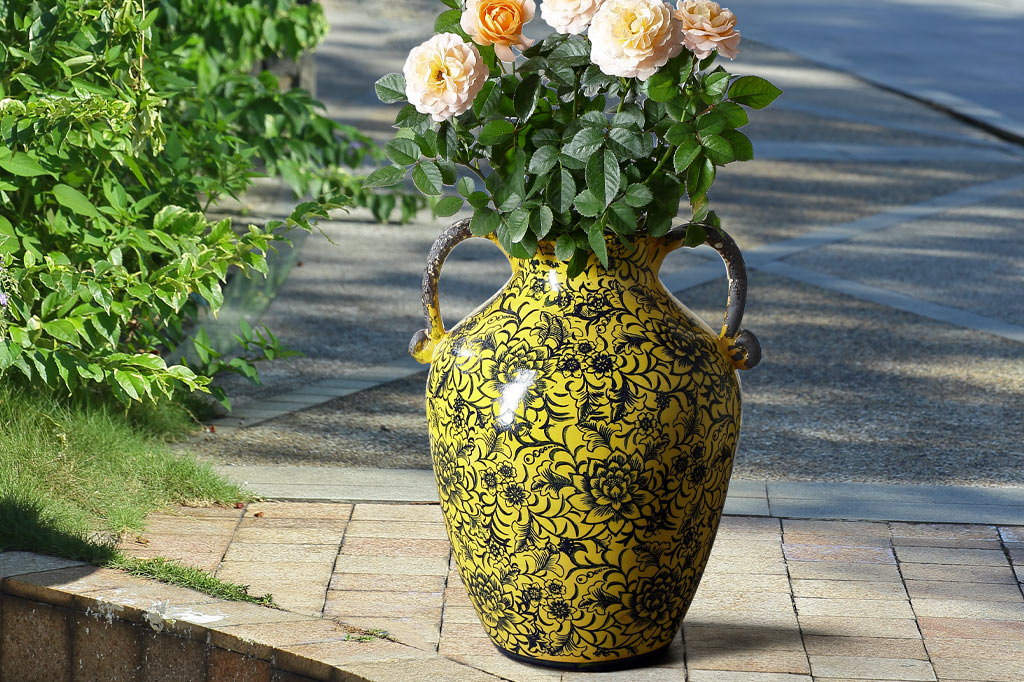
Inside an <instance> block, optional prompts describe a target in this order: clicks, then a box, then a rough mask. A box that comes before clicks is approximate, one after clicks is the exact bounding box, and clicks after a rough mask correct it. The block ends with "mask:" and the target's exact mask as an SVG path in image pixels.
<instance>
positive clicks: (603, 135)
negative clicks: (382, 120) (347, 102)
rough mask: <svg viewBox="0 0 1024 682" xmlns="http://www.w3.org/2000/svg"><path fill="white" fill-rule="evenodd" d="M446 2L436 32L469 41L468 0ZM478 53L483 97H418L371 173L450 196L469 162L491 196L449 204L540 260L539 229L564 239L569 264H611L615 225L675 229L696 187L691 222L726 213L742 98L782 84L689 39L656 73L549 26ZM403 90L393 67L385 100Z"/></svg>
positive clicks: (629, 235) (738, 155)
mask: <svg viewBox="0 0 1024 682" xmlns="http://www.w3.org/2000/svg"><path fill="white" fill-rule="evenodd" d="M445 4H447V5H448V6H450V7H453V9H452V10H449V11H446V12H444V13H443V14H442V15H441V16H440V17H439V19H438V21H437V25H436V26H435V32H442V31H452V32H455V33H459V34H460V35H461V36H462V37H463V38H464V39H468V37H467V36H466V35H465V34H464V33H463V32H462V30H461V28H459V26H458V18H459V15H460V12H459V11H458V7H459V4H458V3H457V2H446V3H445ZM478 49H480V52H481V55H482V56H483V57H484V61H485V62H486V63H488V65H489V70H490V76H489V79H488V81H487V82H486V83H485V84H484V86H483V88H482V89H481V90H480V92H479V94H477V96H476V98H475V100H474V101H473V103H472V107H471V108H470V109H469V110H468V111H466V112H465V113H463V114H461V115H459V116H457V117H454V118H451V119H449V120H447V121H444V122H442V123H439V124H438V123H433V122H431V120H430V119H429V118H428V117H427V116H426V115H424V114H421V113H419V112H417V111H416V110H415V108H414V107H413V105H412V104H407V105H406V106H405V107H404V108H403V109H402V110H401V111H400V112H399V114H398V117H397V119H396V127H397V128H398V129H399V130H398V133H397V135H396V139H395V140H393V141H392V142H391V143H389V144H388V152H389V154H388V156H389V158H390V159H391V161H392V162H393V163H394V164H395V165H393V166H388V167H386V168H382V169H380V170H379V171H377V172H376V173H375V174H374V175H372V176H371V177H370V179H369V180H370V183H371V184H374V185H376V186H388V185H393V184H397V183H398V182H400V181H401V180H402V178H404V177H405V174H406V173H411V176H412V179H413V182H414V183H415V184H416V186H417V187H418V188H419V189H420V190H421V191H422V192H424V193H426V194H430V195H439V194H440V193H442V192H443V191H444V187H445V186H454V185H455V183H456V182H457V181H458V176H457V175H456V173H455V172H454V167H455V166H457V165H461V166H463V167H465V168H466V169H468V170H469V171H470V172H472V173H474V174H476V175H477V176H479V177H480V179H481V180H483V182H484V186H485V189H486V192H485V193H482V198H481V197H474V196H473V195H472V194H467V193H464V192H462V191H461V190H459V192H458V196H448V197H446V198H444V199H442V200H441V201H440V202H439V204H438V206H439V208H440V209H441V211H437V212H438V214H439V215H451V214H452V213H455V212H456V211H458V210H459V209H460V208H461V207H462V205H463V198H465V199H466V200H467V201H469V203H470V205H471V206H472V208H473V209H474V215H473V219H472V222H471V225H470V227H471V229H472V231H473V233H474V234H478V235H485V234H490V233H492V232H493V233H494V234H495V235H496V236H497V238H498V240H499V242H500V243H501V245H502V247H503V248H504V249H505V250H506V251H507V252H508V253H509V254H510V255H511V256H514V257H519V258H527V257H530V256H532V255H533V254H534V253H535V252H536V250H537V244H538V241H539V240H541V239H547V240H551V241H554V242H555V253H556V255H557V257H558V258H560V259H563V260H567V261H569V262H570V267H569V270H570V274H577V273H579V272H580V271H582V268H583V267H584V265H585V264H586V259H587V257H588V254H589V253H590V252H594V253H596V254H597V256H598V258H599V259H600V260H601V261H602V262H603V263H605V262H606V258H607V256H606V245H605V237H606V235H609V234H611V235H615V236H616V237H617V238H618V239H619V240H621V241H623V242H625V243H629V242H630V240H631V239H633V238H634V236H635V235H649V236H660V235H664V234H665V233H666V232H668V230H669V227H670V226H671V222H672V220H673V219H674V218H675V217H676V213H677V210H678V206H679V201H680V199H682V197H684V196H686V197H688V199H689V202H690V205H691V213H692V218H691V220H692V221H694V222H697V221H703V220H712V221H713V220H717V219H716V218H715V217H714V213H713V212H712V211H710V210H709V209H708V201H707V192H708V190H709V189H710V187H711V184H712V183H713V182H714V179H715V175H716V173H717V169H718V168H719V167H721V166H723V165H726V164H729V163H732V162H733V161H746V160H749V159H750V158H751V157H752V156H753V149H752V146H751V144H750V140H749V139H747V137H746V136H745V135H744V134H743V133H741V132H740V131H739V130H737V129H738V128H740V127H742V126H744V125H746V123H747V114H746V111H745V110H744V109H743V107H750V108H753V109H760V108H763V107H765V106H767V105H768V104H770V103H771V102H772V101H773V100H774V99H775V98H776V97H778V96H779V95H780V94H781V91H780V90H778V88H776V87H775V86H773V85H771V83H769V82H768V81H766V80H764V79H762V78H758V77H755V76H744V77H741V78H736V77H734V76H732V75H730V74H729V73H728V72H726V71H725V70H724V69H722V68H721V67H717V68H714V69H712V68H711V67H712V63H713V61H714V55H712V56H710V57H708V58H706V59H704V60H701V61H699V62H698V61H697V60H696V59H695V58H694V56H693V55H692V54H691V53H690V52H689V51H687V50H685V49H684V50H683V52H682V54H680V55H679V56H677V57H675V58H674V59H672V60H670V61H669V62H668V63H667V64H666V65H665V66H664V67H662V68H661V69H660V70H659V71H658V72H656V73H655V74H653V75H652V76H651V77H650V78H649V79H648V80H647V81H640V80H638V79H635V78H614V77H611V76H608V75H606V74H604V73H602V72H601V71H600V69H598V67H597V66H595V65H594V64H592V63H591V62H590V42H589V40H588V39H587V38H586V37H584V36H569V35H559V34H554V35H551V36H549V37H547V38H545V39H544V40H542V41H540V42H538V43H536V44H535V45H533V46H532V47H531V48H529V49H527V50H526V51H525V52H523V56H524V57H526V60H525V62H523V63H520V64H518V65H517V66H516V68H514V69H508V70H506V68H505V66H504V65H500V64H498V63H497V62H495V61H493V58H492V57H491V54H490V53H488V52H487V51H486V50H485V49H484V48H481V47H479V46H478ZM405 86H406V84H405V81H404V78H403V76H402V74H398V73H393V74H388V75H386V76H384V77H383V78H381V79H380V81H378V83H377V94H378V97H380V99H381V100H382V101H385V102H389V103H391V102H399V101H402V100H404V99H405ZM741 105H742V106H741ZM446 168H450V169H451V170H450V171H449V172H447V173H446V172H445V169H446ZM438 170H440V171H441V172H440V173H438V172H437V171H438ZM438 178H440V182H438ZM655 197H657V201H654V198H655Z"/></svg>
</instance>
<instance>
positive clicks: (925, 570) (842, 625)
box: [65, 502, 1024, 682]
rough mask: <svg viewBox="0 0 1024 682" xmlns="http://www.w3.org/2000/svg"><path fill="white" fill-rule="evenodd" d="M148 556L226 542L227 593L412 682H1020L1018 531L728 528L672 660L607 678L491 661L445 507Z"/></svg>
mask: <svg viewBox="0 0 1024 682" xmlns="http://www.w3.org/2000/svg"><path fill="white" fill-rule="evenodd" d="M257 512H258V513H259V515H258V516H257ZM173 521H179V522H181V523H184V524H185V525H186V526H187V527H188V532H190V533H194V534H193V535H185V534H183V530H182V526H181V525H175V524H174V523H173ZM190 538H191V540H190ZM141 540H142V541H141V542H127V543H125V547H126V549H128V551H129V552H133V553H136V554H142V553H151V552H152V551H155V550H159V549H166V550H168V551H171V552H173V553H175V554H177V555H184V556H188V555H190V554H191V555H198V554H200V553H202V552H207V553H209V552H210V551H211V549H210V547H211V543H216V550H215V551H216V552H217V553H218V560H217V564H216V569H217V575H218V576H220V577H223V578H226V579H230V580H233V581H235V582H243V583H245V584H249V585H252V586H255V587H258V588H259V591H269V592H271V593H273V594H274V596H275V598H276V599H277V601H278V603H279V604H280V605H281V606H282V607H283V608H285V609H289V610H291V611H294V612H296V613H299V614H304V615H308V614H315V615H322V616H323V617H324V618H325V620H327V621H334V622H341V623H344V624H346V625H349V626H351V627H354V628H360V629H362V630H371V631H377V630H383V631H386V632H388V633H389V634H390V636H391V637H393V638H394V639H395V640H397V641H398V642H401V643H402V644H404V645H407V647H411V648H409V649H406V650H403V655H402V657H401V658H407V659H408V661H409V662H408V663H403V666H405V667H408V671H406V672H411V671H414V670H418V669H419V668H418V666H420V665H421V662H420V659H419V658H417V657H418V656H420V654H418V653H416V652H417V651H420V652H423V653H422V655H423V656H426V657H427V658H424V659H423V662H422V665H429V664H434V663H436V662H437V661H443V660H445V659H450V660H451V661H453V662H460V663H463V664H466V665H468V666H471V667H472V668H474V669H476V670H478V671H481V674H490V675H493V676H497V677H500V678H504V679H508V680H514V681H521V682H534V681H536V682H556V681H561V682H587V681H588V680H591V679H594V680H601V682H615V681H616V680H619V679H621V680H630V681H631V682H632V681H636V682H643V681H644V680H651V681H652V682H657V681H658V680H682V679H683V678H682V677H681V672H682V670H683V669H686V671H687V672H686V675H687V678H686V679H688V680H691V681H694V682H701V680H707V681H710V680H713V681H714V682H733V681H735V682H748V681H749V682H783V681H785V682H798V681H801V680H803V681H808V682H817V681H820V682H836V681H839V680H893V681H896V680H899V681H906V682H918V681H920V682H930V681H938V682H953V681H955V680H971V681H972V682H973V681H983V682H1002V681H1009V680H1014V681H1016V680H1020V679H1024V672H1022V671H1024V644H1022V642H1024V596H1022V593H1021V586H1020V584H1019V583H1018V582H1017V579H1016V577H1015V574H1014V572H1013V568H1014V567H1013V565H1012V563H1011V562H1012V561H1013V560H1016V561H1017V562H1018V564H1019V563H1021V562H1022V560H1024V529H1021V528H1020V527H1015V526H1004V527H996V526H991V525H964V524H924V523H921V524H915V523H895V522H894V523H880V522H842V521H811V520H789V519H783V520H782V522H781V524H780V522H779V520H778V519H771V518H756V517H740V516H727V517H725V518H724V519H723V521H722V526H721V532H720V533H719V536H718V540H717V542H716V545H715V548H714V551H713V552H712V558H711V561H710V563H709V565H708V568H707V572H706V574H705V576H704V579H703V581H702V583H701V586H700V589H699V590H698V591H697V595H696V597H695V599H694V602H693V605H692V606H691V608H690V611H689V613H688V614H687V617H686V619H685V621H684V624H683V628H682V630H681V633H680V636H679V637H678V639H677V642H676V643H675V644H674V645H673V648H672V651H671V653H670V655H669V656H667V657H666V658H665V659H664V660H662V661H660V662H657V663H655V664H654V665H653V666H651V667H649V668H647V669H645V670H644V671H627V672H624V673H614V674H608V675H604V674H602V675H600V676H598V675H596V674H594V675H587V674H582V673H558V672H554V671H550V670H542V669H537V668H531V667H528V666H523V665H521V664H518V663H515V662H513V661H510V660H508V659H505V658H503V657H501V656H500V655H498V654H497V653H496V652H495V650H494V648H493V647H492V645H491V644H490V642H489V640H488V639H487V638H486V636H485V633H484V631H483V628H482V627H481V625H480V623H479V621H478V620H477V617H476V614H475V612H474V611H473V608H472V605H471V603H470V601H469V599H468V597H467V595H466V593H465V589H464V587H463V586H462V582H461V580H460V578H459V576H458V573H457V571H456V570H455V568H454V566H453V564H452V562H451V553H450V547H449V545H448V543H447V540H446V539H445V535H444V524H443V522H442V519H441V516H440V511H439V508H438V507H437V506H436V505H401V504H395V505H389V504H356V505H341V504H336V505H330V504H310V505H309V506H308V507H307V506H303V505H302V504H301V503H273V502H264V503H260V504H259V505H249V507H248V508H247V509H245V510H239V511H237V512H234V513H233V514H220V515H218V514H208V515H202V514H185V515H165V516H161V517H158V518H157V519H156V520H155V523H151V524H150V530H149V531H148V532H147V533H146V534H144V536H142V538H141ZM221 545H223V547H221ZM65 570H66V571H69V572H74V571H75V570H77V569H73V568H72V569H65ZM234 627H235V628H236V629H239V630H245V629H246V628H248V629H250V630H253V632H255V631H257V630H262V629H267V628H271V629H276V630H288V629H289V628H291V627H292V624H291V623H289V622H287V621H283V622H280V623H277V624H271V625H253V626H241V625H239V626H234ZM310 627H311V626H310V625H309V624H308V623H302V624H301V628H300V629H301V630H302V632H298V631H297V632H296V634H295V636H296V638H297V639H296V640H295V641H296V642H297V643H298V642H301V643H302V645H303V646H302V647H300V648H299V649H296V656H298V655H299V654H302V655H303V656H306V657H310V658H311V659H312V658H315V656H314V654H317V653H318V652H321V653H324V655H326V653H327V652H328V651H329V650H330V646H329V645H327V644H324V645H322V646H316V645H314V644H315V642H316V639H317V637H316V636H315V633H314V632H313V631H312V630H310ZM307 632H308V634H304V633H307ZM324 632H325V636H328V637H334V636H336V635H334V634H333V632H332V631H331V630H330V628H327V629H325V631H324ZM388 648H389V647H388V646H386V645H385V646H384V649H388ZM361 651H366V650H365V649H364V650H361ZM339 655H340V654H339ZM438 655H439V656H440V658H437V656H438ZM430 656H434V658H430ZM297 660H298V659H297ZM303 660H305V659H303ZM296 665H297V664H296ZM303 665H306V664H303ZM309 665H310V666H313V667H314V668H315V664H314V663H309ZM367 665H370V666H371V667H372V665H377V664H374V663H372V662H368V663H367ZM312 669H313V668H310V670H312ZM368 670H369V668H368ZM482 679H484V678H482Z"/></svg>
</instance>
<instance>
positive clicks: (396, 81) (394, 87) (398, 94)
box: [373, 73, 405, 104]
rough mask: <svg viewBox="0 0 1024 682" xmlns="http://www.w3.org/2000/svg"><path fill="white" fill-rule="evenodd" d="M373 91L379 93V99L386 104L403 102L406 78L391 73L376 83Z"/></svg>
mask: <svg viewBox="0 0 1024 682" xmlns="http://www.w3.org/2000/svg"><path fill="white" fill-rule="evenodd" d="M373 89H374V90H375V91H376V92H377V99H379V100H380V101H381V102H383V103H384V104H394V103H395V102H401V101H402V100H404V99H405V76H403V75H402V74H400V73H389V74H388V75H386V76H384V77H383V78H381V79H380V80H378V81H377V82H376V83H374V84H373Z"/></svg>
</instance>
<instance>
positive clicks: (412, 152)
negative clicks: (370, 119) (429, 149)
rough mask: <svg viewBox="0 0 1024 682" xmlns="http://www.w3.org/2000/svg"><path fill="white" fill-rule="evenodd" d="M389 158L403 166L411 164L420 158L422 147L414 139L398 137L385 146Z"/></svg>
mask: <svg viewBox="0 0 1024 682" xmlns="http://www.w3.org/2000/svg"><path fill="white" fill-rule="evenodd" d="M384 151H385V153H386V154H387V155H388V158H389V159H391V160H392V161H394V162H395V163H397V164H399V165H401V166H411V165H412V164H414V163H416V162H417V161H419V159H420V148H419V145H417V144H416V143H415V142H414V141H412V140H410V139H408V138H404V137H396V138H395V139H393V140H391V141H389V142H388V143H387V145H385V147H384Z"/></svg>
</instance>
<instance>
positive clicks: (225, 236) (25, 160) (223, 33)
mask: <svg viewBox="0 0 1024 682" xmlns="http://www.w3.org/2000/svg"><path fill="white" fill-rule="evenodd" d="M325 31H326V24H325V21H324V18H323V15H322V10H321V9H320V8H319V6H318V5H315V4H313V5H308V6H304V5H297V4H296V3H295V2H294V1H293V0H274V1H273V2H269V3H268V2H256V1H254V0H207V1H204V2H202V3H199V2H193V0H162V1H161V2H159V3H148V4H145V3H143V2H142V1H141V0H58V1H57V2H54V3H37V2H30V1H29V0H13V1H8V2H5V3H0V199H2V201H3V204H2V206H0V257H3V258H4V259H5V260H4V263H3V265H5V266H6V267H5V270H4V272H3V274H2V275H0V292H2V293H3V297H4V299H5V300H2V305H0V375H6V376H21V377H23V379H22V380H23V381H30V382H38V383H45V384H46V385H48V386H49V387H51V388H58V387H59V388H66V389H68V390H74V389H76V388H78V387H80V386H82V385H83V384H84V385H97V384H98V385H101V386H103V387H106V388H108V389H109V390H111V391H112V392H113V393H114V395H115V396H117V397H118V398H119V399H120V400H122V401H123V402H126V403H127V402H130V401H132V400H140V399H143V398H145V397H147V396H153V395H154V394H155V393H162V394H170V393H171V392H172V391H173V390H175V389H176V388H181V387H184V388H187V389H191V390H196V389H198V390H210V387H209V381H210V376H211V374H212V372H214V371H220V370H225V369H226V370H231V371H238V372H241V373H243V374H246V375H248V376H250V377H254V376H255V370H254V369H253V367H252V365H251V363H250V362H249V361H248V360H245V359H241V358H236V359H235V360H233V361H231V362H224V361H221V360H220V359H219V358H216V359H215V358H210V359H209V361H208V362H207V363H206V364H205V365H201V366H196V367H194V368H191V369H190V368H189V367H186V366H182V365H175V366H167V365H166V363H165V362H164V360H163V359H162V357H161V355H162V354H163V353H164V352H165V351H166V350H168V349H169V348H172V347H173V346H175V345H177V344H178V343H179V342H180V341H181V340H182V339H183V338H184V333H185V331H186V327H187V325H188V323H189V321H190V320H192V319H193V318H194V315H195V313H196V311H197V309H198V307H199V306H200V305H208V306H209V307H210V309H211V310H212V311H213V312H214V313H216V311H217V309H218V308H219V306H220V305H221V303H222V300H223V296H222V293H221V286H222V284H223V282H224V281H225V278H226V276H227V273H228V270H229V268H239V269H240V270H241V271H242V272H243V273H245V274H250V273H251V272H252V271H256V272H262V273H265V272H266V268H267V265H266V257H265V256H266V253H267V252H268V249H272V248H273V247H274V244H275V243H278V242H280V241H282V240H283V239H284V238H283V236H281V232H282V230H283V229H284V228H286V227H294V226H298V227H301V228H304V229H310V227H311V224H310V220H311V219H315V218H316V217H323V216H326V215H327V210H328V209H330V208H332V207H334V206H337V205H340V204H341V203H347V202H350V201H351V200H352V197H353V196H357V197H358V196H362V197H363V199H362V200H363V201H364V203H365V201H366V199H365V193H363V194H360V192H362V191H361V190H360V191H358V192H357V191H355V190H354V186H355V183H356V181H355V180H353V179H352V178H351V177H350V176H346V174H345V173H344V172H342V171H340V170H339V168H338V165H339V164H346V165H350V166H352V165H356V164H358V163H361V162H363V160H364V159H366V158H373V157H374V155H375V154H376V152H375V149H374V147H373V146H372V145H371V144H369V143H368V140H366V139H365V138H361V137H358V136H355V135H350V136H349V137H344V136H343V135H341V133H344V132H345V131H344V130H342V129H341V128H340V127H339V126H338V125H337V124H335V123H333V122H331V121H329V120H328V119H325V118H323V117H322V116H320V115H319V114H317V113H316V111H315V109H316V106H317V103H316V102H315V100H313V99H312V98H311V97H310V96H309V94H308V93H305V92H303V91H300V90H294V91H291V92H280V91H279V90H278V89H277V82H276V79H275V78H274V77H273V76H272V75H270V74H268V73H263V74H260V75H259V76H258V77H256V76H253V75H251V74H250V73H249V69H250V68H251V65H252V64H253V63H254V62H255V61H256V60H257V59H260V58H263V57H266V56H268V55H275V54H280V55H282V56H284V57H286V58H291V57H296V56H298V55H299V54H300V53H301V52H303V51H305V50H309V49H311V48H312V47H313V46H314V45H315V44H316V43H317V42H318V41H319V40H320V39H322V38H323V36H324V34H325ZM228 38H229V39H228ZM261 168H264V169H265V170H266V172H267V173H270V174H273V175H279V176H281V177H283V178H284V179H285V180H286V181H288V182H289V184H291V186H292V187H293V188H294V189H295V191H296V192H297V193H300V194H306V193H311V194H312V195H314V196H316V197H317V199H316V200H314V201H310V202H305V203H302V204H300V205H299V206H298V207H297V208H296V209H295V211H294V212H293V213H292V215H291V216H290V217H289V218H288V219H287V220H285V221H272V222H270V223H269V224H267V225H265V226H253V225H250V226H248V228H247V229H244V230H243V229H239V228H238V227H237V226H233V225H232V224H231V222H230V221H228V220H221V221H217V222H211V221H209V220H208V219H207V218H206V217H205V215H204V210H205V209H206V208H207V207H209V206H210V205H211V204H213V203H215V202H216V201H217V200H218V199H219V198H221V197H223V196H225V195H227V196H238V195H239V194H241V193H242V192H243V191H244V190H245V189H246V188H247V187H248V186H249V185H250V183H251V181H252V178H253V177H255V176H256V175H258V174H260V173H259V171H260V169H261ZM416 201H417V200H415V199H412V200H411V202H408V206H411V207H412V208H409V209H408V210H414V207H415V206H417V205H418V204H417V203H416ZM396 202H397V200H395V199H392V204H391V205H392V206H394V204H395V203H396ZM380 212H381V211H380V210H378V214H379V213H380ZM5 328H6V331H5ZM250 336H251V334H250ZM249 346H250V348H256V349H258V350H262V351H263V352H264V353H265V354H266V355H269V356H273V355H275V354H277V353H278V352H279V349H277V346H276V340H275V339H273V337H272V335H265V336H260V337H259V338H256V339H254V340H253V342H252V343H250V344H249ZM193 369H195V370H197V371H193ZM12 370H17V373H14V372H12ZM221 397H222V396H221Z"/></svg>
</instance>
